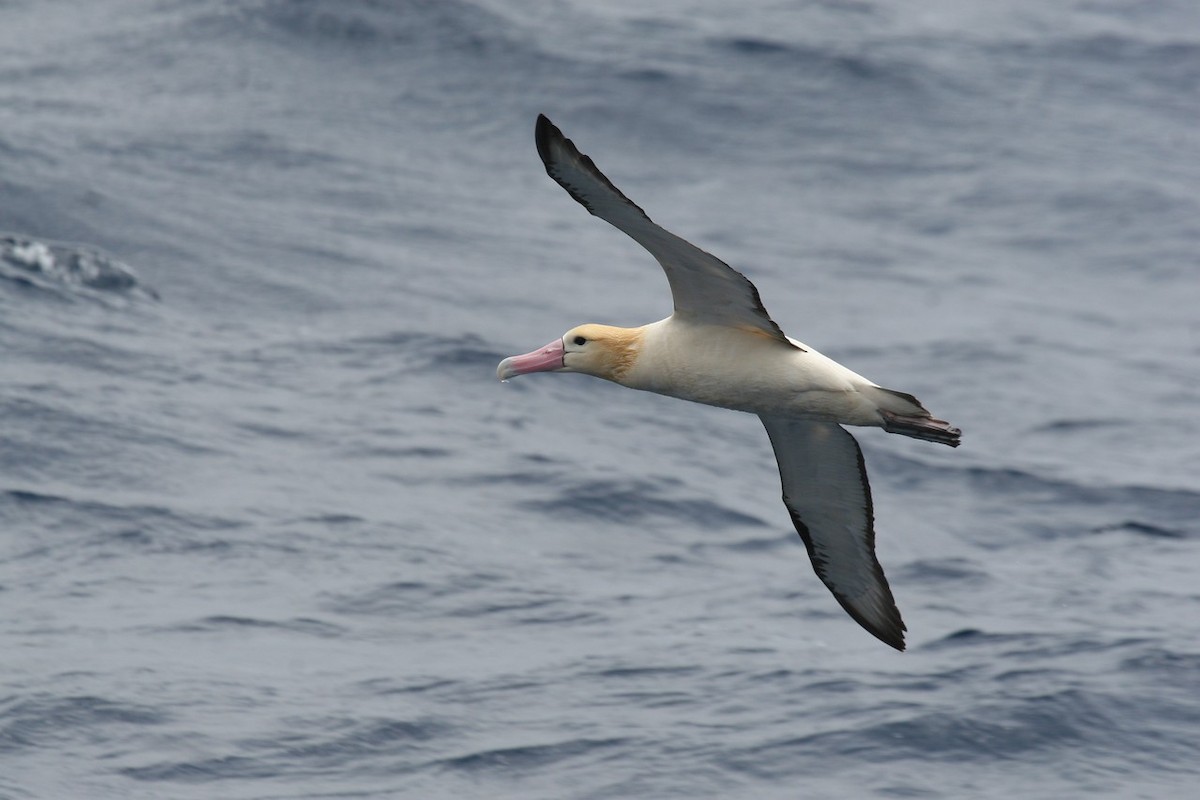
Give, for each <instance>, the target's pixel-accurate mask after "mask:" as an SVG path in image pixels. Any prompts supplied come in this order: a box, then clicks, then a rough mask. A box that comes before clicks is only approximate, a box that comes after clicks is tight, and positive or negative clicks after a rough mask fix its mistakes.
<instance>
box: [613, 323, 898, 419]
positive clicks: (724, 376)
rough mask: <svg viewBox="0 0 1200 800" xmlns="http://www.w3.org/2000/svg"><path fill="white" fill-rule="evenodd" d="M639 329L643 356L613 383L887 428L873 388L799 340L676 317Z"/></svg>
mask: <svg viewBox="0 0 1200 800" xmlns="http://www.w3.org/2000/svg"><path fill="white" fill-rule="evenodd" d="M633 330H635V331H638V332H639V333H640V336H639V337H638V340H637V344H636V347H637V356H636V358H635V359H634V360H633V363H632V365H631V366H630V368H629V369H628V371H626V372H625V373H624V374H622V375H621V376H619V377H617V378H615V382H617V383H620V384H621V385H622V386H627V387H629V388H630V389H641V390H644V391H648V392H655V393H657V394H664V395H667V396H669V397H678V398H679V399H681V400H691V401H693V402H696V403H704V404H705V405H710V406H718V407H720V408H729V409H733V410H734V411H748V412H750V413H751V414H772V415H779V416H794V417H803V418H806V419H819V420H823V421H826V422H841V423H845V424H848V425H882V424H883V422H882V420H881V418H880V416H879V411H878V408H877V400H876V399H875V398H873V397H872V396H871V390H872V389H877V388H878V387H877V386H876V385H875V384H873V383H871V381H869V380H867V379H866V378H864V377H863V376H861V375H859V374H858V373H856V372H853V371H851V370H849V369H847V368H846V367H844V366H842V365H841V364H839V363H837V362H836V361H834V360H833V359H831V358H827V357H826V356H824V355H822V354H821V353H818V352H817V351H816V350H814V349H813V348H811V347H808V346H807V345H805V344H802V343H801V342H797V341H796V340H794V339H789V341H790V342H792V344H793V346H790V347H789V346H788V345H786V344H783V343H781V342H779V341H778V340H775V339H771V338H768V337H765V336H762V335H761V334H759V333H757V332H748V331H744V330H740V329H738V328H730V327H727V326H721V325H702V324H696V323H693V322H688V321H686V320H680V319H678V318H674V317H668V318H666V319H663V320H659V321H658V322H652V323H650V324H649V325H644V326H642V327H641V328H635V329H633ZM597 377H607V376H604V375H599V376H597ZM610 379H614V378H610ZM908 411H909V412H911V409H908Z"/></svg>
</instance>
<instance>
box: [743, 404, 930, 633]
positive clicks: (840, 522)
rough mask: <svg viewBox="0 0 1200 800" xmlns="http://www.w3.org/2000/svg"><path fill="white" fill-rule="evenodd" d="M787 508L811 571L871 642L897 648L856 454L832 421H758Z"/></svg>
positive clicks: (892, 606)
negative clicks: (767, 441) (764, 431)
mask: <svg viewBox="0 0 1200 800" xmlns="http://www.w3.org/2000/svg"><path fill="white" fill-rule="evenodd" d="M761 419H762V421H763V426H764V427H766V429H767V435H768V436H769V437H770V438H771V445H772V447H774V449H775V458H776V460H777V461H778V462H779V476H780V479H781V482H782V484H783V503H784V505H785V506H787V509H788V513H789V514H790V515H791V517H792V523H793V524H794V525H795V526H796V530H797V531H798V532H799V534H800V537H801V538H802V539H803V540H804V545H805V547H807V548H808V555H809V558H811V559H812V565H813V569H814V570H815V571H816V573H817V576H818V577H820V579H821V581H822V582H823V583H824V584H825V585H826V586H827V587H829V590H830V591H831V592H833V596H834V597H835V598H836V599H837V601H838V602H839V603H840V604H841V606H842V608H844V609H846V611H847V612H848V613H849V614H850V616H851V617H853V618H854V620H855V621H856V622H858V624H859V625H862V626H863V627H864V628H866V629H867V630H868V631H869V632H870V633H872V634H873V635H874V636H875V637H877V638H878V639H880V640H881V641H883V642H884V643H886V644H889V645H891V646H892V647H894V648H896V649H897V650H903V649H904V631H905V630H907V628H906V627H905V626H904V621H903V620H902V619H901V618H900V611H899V609H897V608H896V601H895V599H894V598H893V597H892V590H891V588H890V587H888V582H887V578H886V577H885V576H884V574H883V568H882V567H881V566H880V565H879V560H878V559H876V557H875V528H874V516H875V515H874V509H873V507H872V505H871V487H870V485H869V484H868V482H867V469H866V465H865V464H864V463H863V457H862V451H861V450H860V449H859V447H858V442H856V441H855V440H854V437H853V436H851V435H850V433H849V431H847V430H846V429H845V428H843V427H842V426H840V425H837V424H836V423H832V422H817V421H813V420H800V419H788V418H783V417H768V416H763V417H761Z"/></svg>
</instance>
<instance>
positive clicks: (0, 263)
mask: <svg viewBox="0 0 1200 800" xmlns="http://www.w3.org/2000/svg"><path fill="white" fill-rule="evenodd" d="M0 280H5V281H9V282H11V283H14V284H16V285H18V286H23V287H28V288H33V289H37V290H40V291H45V292H50V293H53V294H56V295H59V296H63V295H79V294H89V295H93V296H96V295H121V296H124V297H136V298H143V299H151V300H158V299H160V298H159V295H158V292H156V291H155V290H154V289H152V288H150V287H149V286H146V285H144V284H143V283H142V282H141V281H140V280H139V279H138V277H137V274H136V273H135V272H134V270H133V268H132V267H130V266H129V265H128V264H124V263H122V262H121V261H118V260H117V259H116V258H114V257H112V256H110V255H108V254H106V253H104V252H101V251H100V250H99V249H97V248H95V247H89V246H87V245H81V244H68V243H63V242H48V241H42V240H40V239H34V238H32V237H29V236H22V235H20V234H3V235H0Z"/></svg>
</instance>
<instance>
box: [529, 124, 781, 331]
mask: <svg viewBox="0 0 1200 800" xmlns="http://www.w3.org/2000/svg"><path fill="white" fill-rule="evenodd" d="M534 135H535V139H536V140H537V149H538V155H540V156H541V158H542V163H543V164H544V165H545V167H546V173H547V174H548V175H549V176H550V177H551V178H553V179H554V180H555V181H556V182H557V183H558V185H559V186H561V187H563V188H564V189H566V190H567V192H568V193H569V194H570V195H571V197H573V198H575V199H576V200H577V201H579V203H580V204H581V205H582V206H583V207H584V208H586V209H587V210H588V211H590V212H591V213H592V214H594V215H595V216H597V217H599V218H600V219H602V220H604V221H605V222H607V223H609V224H610V225H612V226H614V227H616V228H617V229H619V230H621V231H623V232H624V233H625V234H626V235H628V236H629V237H630V238H631V239H633V240H634V241H635V242H637V243H638V244H640V245H641V246H642V247H644V248H646V250H648V251H649V252H650V255H652V256H654V258H655V259H656V260H657V261H658V263H659V264H660V265H661V266H662V268H663V271H664V272H665V273H667V282H668V283H670V284H671V297H672V298H673V300H674V301H675V316H677V317H680V318H683V319H686V320H689V321H693V322H698V323H701V324H706V325H727V326H730V327H734V328H740V329H742V330H746V331H750V332H753V333H757V334H760V335H764V336H767V337H769V338H771V339H775V340H777V341H778V342H779V343H780V344H783V345H786V346H787V347H789V348H796V349H803V348H800V347H799V345H797V344H796V343H795V342H792V341H791V340H789V339H788V338H787V337H786V336H784V334H783V331H782V330H780V329H779V326H778V325H777V324H776V323H775V321H774V320H773V319H771V317H770V316H769V315H768V314H767V310H766V309H765V308H763V304H762V300H761V299H760V298H759V296H758V289H756V288H755V287H754V284H753V283H751V282H750V280H749V279H748V278H747V277H746V276H745V275H743V274H742V273H740V272H738V271H737V270H735V269H733V268H732V267H730V266H729V265H728V264H726V263H725V262H724V261H722V260H721V259H719V258H717V257H716V256H714V255H711V254H709V253H706V252H705V251H703V250H701V249H700V248H699V247H696V246H695V245H694V244H692V243H691V242H689V241H687V240H685V239H681V238H680V237H678V236H676V235H675V234H673V233H671V232H670V231H668V230H666V229H665V228H663V227H661V226H659V225H657V224H655V223H654V222H652V221H651V220H650V217H648V216H646V212H645V211H642V209H641V208H640V207H638V206H637V205H636V204H635V203H634V202H633V201H632V200H630V199H629V198H628V197H626V196H625V195H624V194H623V193H622V192H621V190H620V189H618V188H617V187H616V186H615V185H613V182H612V181H610V180H609V179H608V178H607V177H605V175H604V173H603V172H601V171H600V169H599V168H598V167H597V166H596V164H595V162H593V161H592V159H590V158H589V157H588V156H586V155H584V154H583V153H580V152H579V150H578V149H577V148H576V147H575V143H574V142H572V141H571V140H570V139H568V138H567V137H565V136H563V133H562V131H560V130H559V129H558V128H557V127H556V126H555V125H554V123H553V122H551V121H550V120H549V119H547V118H546V117H545V116H544V115H539V116H538V120H537V126H536V129H535V131H534Z"/></svg>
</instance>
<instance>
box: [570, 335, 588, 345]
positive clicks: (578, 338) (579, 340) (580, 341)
mask: <svg viewBox="0 0 1200 800" xmlns="http://www.w3.org/2000/svg"><path fill="white" fill-rule="evenodd" d="M572 341H573V342H575V344H587V339H586V338H585V337H583V336H576V337H575V338H574V339H573V340H572Z"/></svg>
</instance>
